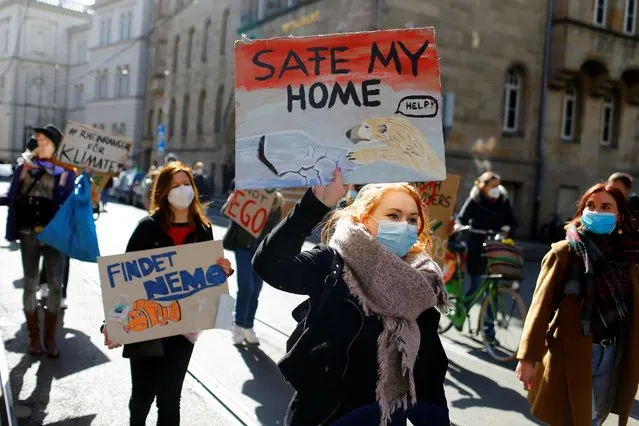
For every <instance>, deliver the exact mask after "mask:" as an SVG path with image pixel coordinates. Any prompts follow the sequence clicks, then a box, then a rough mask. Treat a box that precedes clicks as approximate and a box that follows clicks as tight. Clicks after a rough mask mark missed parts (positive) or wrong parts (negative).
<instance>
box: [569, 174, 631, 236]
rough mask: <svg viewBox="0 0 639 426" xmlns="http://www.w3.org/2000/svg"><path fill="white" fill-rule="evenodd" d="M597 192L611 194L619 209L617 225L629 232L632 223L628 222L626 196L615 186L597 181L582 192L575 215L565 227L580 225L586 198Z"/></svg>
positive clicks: (586, 201) (628, 214)
mask: <svg viewBox="0 0 639 426" xmlns="http://www.w3.org/2000/svg"><path fill="white" fill-rule="evenodd" d="M598 192H607V193H608V194H610V195H611V196H612V198H614V199H615V202H616V203H617V210H618V211H619V219H618V227H619V228H620V229H621V230H622V231H623V232H631V231H632V225H631V224H630V213H629V212H628V203H627V202H626V197H625V196H624V195H623V193H622V192H621V191H619V190H618V189H617V188H615V187H614V186H611V185H609V184H605V183H598V184H596V185H594V186H592V187H590V188H589V189H588V190H587V191H586V192H585V193H584V195H583V196H582V197H581V200H580V201H579V203H578V204H577V211H576V212H575V216H574V217H573V218H572V220H571V221H570V222H568V224H567V225H566V228H568V227H569V226H571V225H575V226H576V227H577V228H579V227H580V226H581V215H582V214H583V212H584V210H585V209H586V204H587V203H588V199H589V198H590V197H591V196H592V195H594V194H597V193H598Z"/></svg>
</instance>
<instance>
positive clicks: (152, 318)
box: [124, 299, 182, 333]
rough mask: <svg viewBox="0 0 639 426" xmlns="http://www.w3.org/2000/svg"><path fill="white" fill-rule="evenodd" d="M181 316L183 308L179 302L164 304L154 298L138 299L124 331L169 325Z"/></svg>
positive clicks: (134, 303) (130, 312)
mask: <svg viewBox="0 0 639 426" xmlns="http://www.w3.org/2000/svg"><path fill="white" fill-rule="evenodd" d="M181 318H182V310H181V308H180V304H179V303H178V302H171V304H169V306H162V305H160V304H159V303H158V302H155V301H153V300H144V299H138V300H136V301H135V302H133V306H132V307H131V310H130V311H129V315H128V323H127V324H126V325H125V326H124V331H126V332H127V333H128V332H129V331H144V330H146V329H148V328H152V327H155V326H156V325H167V324H168V323H169V321H173V322H178V321H180V319H181Z"/></svg>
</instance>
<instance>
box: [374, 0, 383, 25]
mask: <svg viewBox="0 0 639 426" xmlns="http://www.w3.org/2000/svg"><path fill="white" fill-rule="evenodd" d="M381 26H382V0H375V29H376V30H379V29H381Z"/></svg>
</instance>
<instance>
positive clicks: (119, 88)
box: [115, 65, 129, 98]
mask: <svg viewBox="0 0 639 426" xmlns="http://www.w3.org/2000/svg"><path fill="white" fill-rule="evenodd" d="M116 74H117V75H116V77H115V78H116V80H115V85H116V87H115V92H116V94H117V95H118V97H120V98H124V97H126V96H129V67H128V65H126V66H124V67H118V68H117V71H116Z"/></svg>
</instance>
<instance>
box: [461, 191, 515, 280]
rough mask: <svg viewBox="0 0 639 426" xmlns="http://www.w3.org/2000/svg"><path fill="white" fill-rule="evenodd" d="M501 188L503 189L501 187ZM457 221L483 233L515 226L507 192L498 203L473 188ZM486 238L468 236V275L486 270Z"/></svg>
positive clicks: (477, 235) (478, 273) (471, 234)
mask: <svg viewBox="0 0 639 426" xmlns="http://www.w3.org/2000/svg"><path fill="white" fill-rule="evenodd" d="M500 188H501V187H500ZM457 221H458V222H459V223H461V224H462V225H471V226H472V227H473V228H474V229H481V230H483V231H499V230H500V229H501V228H502V227H503V226H510V227H511V228H514V226H515V216H514V215H513V209H512V207H511V205H510V201H509V200H508V198H507V196H506V192H505V190H503V189H502V193H501V195H500V196H499V198H498V199H497V201H491V200H489V199H488V198H487V197H486V196H485V195H484V194H483V193H482V192H480V191H479V190H478V189H477V188H473V190H472V191H471V193H470V197H468V199H467V200H466V202H465V203H464V205H463V207H462V208H461V211H460V212H459V216H458V217H457ZM484 241H486V236H485V235H482V234H476V233H472V232H471V233H470V234H469V235H468V273H469V274H473V275H480V274H483V273H484V272H485V270H486V268H485V265H484V261H483V259H482V256H481V255H482V253H483V245H484Z"/></svg>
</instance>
